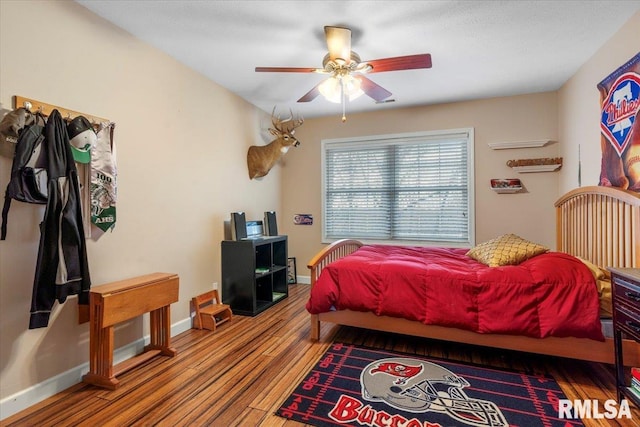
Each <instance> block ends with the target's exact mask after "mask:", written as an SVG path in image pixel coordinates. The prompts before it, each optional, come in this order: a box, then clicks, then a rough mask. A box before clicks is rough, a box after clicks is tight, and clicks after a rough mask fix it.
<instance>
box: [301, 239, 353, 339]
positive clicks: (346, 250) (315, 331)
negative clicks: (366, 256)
mask: <svg viewBox="0 0 640 427" xmlns="http://www.w3.org/2000/svg"><path fill="white" fill-rule="evenodd" d="M361 246H362V242H359V241H357V240H352V239H341V240H336V241H335V242H333V243H331V244H330V245H328V246H327V247H325V248H324V249H323V250H322V251H320V252H319V253H318V254H317V255H316V256H315V257H313V259H312V260H311V261H309V264H308V265H307V267H308V268H309V270H310V271H311V288H312V289H313V286H314V285H315V284H316V280H318V277H320V273H322V269H323V268H324V267H325V266H327V265H328V264H330V263H332V262H333V261H335V260H338V259H340V258H343V257H345V256H347V255H349V254H351V253H353V252H355V251H356V250H358V248H360V247H361ZM311 339H312V340H318V339H320V319H319V318H318V315H317V314H312V315H311Z"/></svg>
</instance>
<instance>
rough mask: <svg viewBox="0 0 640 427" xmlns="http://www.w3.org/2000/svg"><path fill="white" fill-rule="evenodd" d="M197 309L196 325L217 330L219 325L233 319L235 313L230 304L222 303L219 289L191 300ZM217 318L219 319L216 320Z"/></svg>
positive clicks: (199, 327) (200, 327)
mask: <svg viewBox="0 0 640 427" xmlns="http://www.w3.org/2000/svg"><path fill="white" fill-rule="evenodd" d="M191 302H192V304H193V306H194V308H195V310H196V317H195V318H194V326H195V327H196V328H197V329H202V328H204V329H209V330H211V331H215V330H216V327H217V326H218V325H221V324H223V323H224V322H226V321H227V320H231V318H232V317H233V313H232V312H231V307H229V305H228V304H221V303H220V297H219V296H218V290H216V289H214V290H213V291H209V292H206V293H204V294H202V295H198V296H197V297H193V299H192V300H191ZM216 318H217V320H216Z"/></svg>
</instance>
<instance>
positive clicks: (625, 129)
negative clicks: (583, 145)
mask: <svg viewBox="0 0 640 427" xmlns="http://www.w3.org/2000/svg"><path fill="white" fill-rule="evenodd" d="M598 90H599V91H600V101H601V106H602V110H601V114H600V132H601V139H600V145H601V148H602V164H601V170H600V185H603V186H608V187H620V188H622V189H628V190H632V191H637V192H640V121H639V120H638V115H640V53H637V54H636V55H635V56H634V57H633V58H631V59H630V60H629V61H628V62H627V63H626V64H624V65H623V66H621V67H620V68H618V69H617V70H615V71H614V72H613V73H611V74H610V75H609V76H608V77H607V78H605V79H604V80H603V81H601V82H600V83H599V84H598Z"/></svg>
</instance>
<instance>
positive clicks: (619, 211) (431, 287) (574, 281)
mask: <svg viewBox="0 0 640 427" xmlns="http://www.w3.org/2000/svg"><path fill="white" fill-rule="evenodd" d="M555 208H556V217H557V221H556V226H557V233H556V234H557V239H556V240H557V247H556V251H544V253H540V254H536V255H535V256H530V257H528V258H527V259H526V260H524V261H522V262H519V263H517V264H516V265H504V266H498V267H495V266H492V267H489V266H488V265H486V264H487V263H486V262H485V263H480V262H477V261H476V260H475V259H473V258H471V257H469V256H467V255H466V254H467V251H468V249H447V248H425V247H400V246H384V245H363V244H362V243H361V242H359V241H357V240H350V239H345V240H341V241H337V242H334V243H332V244H330V245H328V246H326V247H325V248H323V249H322V250H321V251H320V252H318V254H316V256H314V257H313V259H312V260H311V261H310V262H309V264H308V267H309V269H310V273H311V293H310V298H309V301H308V303H307V310H308V311H309V312H310V315H311V339H313V340H318V339H320V335H321V334H320V328H321V324H322V323H332V324H338V325H345V326H353V327H359V328H366V329H373V330H380V331H386V332H393V333H400V334H406V335H414V336H419V337H426V338H432V339H438V340H445V341H454V342H459V343H465V344H473V345H482V346H488V347H496V348H503V349H509V350H517V351H525V352H532V353H539V354H546V355H553V356H561V357H569V358H575V359H582V360H589V361H597V362H606V363H613V361H614V358H615V354H614V346H613V339H612V338H609V337H606V338H605V337H604V336H603V333H602V326H601V323H600V319H599V313H600V311H599V300H598V291H597V288H596V285H595V282H598V283H600V280H596V277H594V273H593V271H592V270H591V269H592V268H594V267H595V269H599V270H600V271H606V268H607V267H630V268H640V195H639V194H638V193H633V192H630V191H626V190H621V189H618V188H613V187H601V186H597V187H595V186H594V187H582V188H578V189H575V190H572V191H570V192H568V193H567V194H565V195H563V196H562V197H561V198H560V199H558V201H557V202H556V204H555ZM639 347H640V345H639V344H638V343H636V342H635V341H632V340H627V339H625V340H623V352H624V360H625V363H627V362H628V363H631V364H633V365H634V366H638V365H640V348H639Z"/></svg>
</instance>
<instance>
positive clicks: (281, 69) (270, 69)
mask: <svg viewBox="0 0 640 427" xmlns="http://www.w3.org/2000/svg"><path fill="white" fill-rule="evenodd" d="M321 71H324V70H321ZM256 72H258V73H261V72H266V73H315V72H318V69H317V68H301V67H256Z"/></svg>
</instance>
